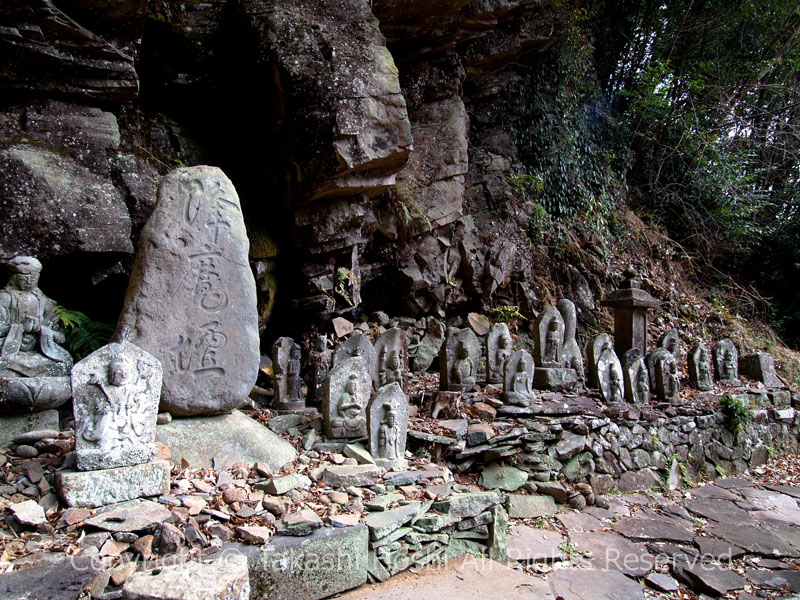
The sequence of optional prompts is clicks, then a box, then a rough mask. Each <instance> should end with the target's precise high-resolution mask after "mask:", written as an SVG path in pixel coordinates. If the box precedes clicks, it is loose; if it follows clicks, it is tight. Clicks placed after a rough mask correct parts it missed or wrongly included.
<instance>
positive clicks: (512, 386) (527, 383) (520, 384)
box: [503, 350, 534, 406]
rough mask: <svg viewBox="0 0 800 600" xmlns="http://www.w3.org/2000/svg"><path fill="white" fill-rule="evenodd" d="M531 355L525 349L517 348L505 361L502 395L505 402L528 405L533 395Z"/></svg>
mask: <svg viewBox="0 0 800 600" xmlns="http://www.w3.org/2000/svg"><path fill="white" fill-rule="evenodd" d="M533 377H534V364H533V357H532V356H531V355H530V354H529V353H528V352H527V351H526V350H517V351H516V352H514V354H512V355H511V357H510V358H509V359H508V361H506V368H505V376H504V381H503V395H504V397H505V399H506V402H509V403H511V404H516V405H518V406H529V405H530V404H531V403H532V402H533V399H534V396H533Z"/></svg>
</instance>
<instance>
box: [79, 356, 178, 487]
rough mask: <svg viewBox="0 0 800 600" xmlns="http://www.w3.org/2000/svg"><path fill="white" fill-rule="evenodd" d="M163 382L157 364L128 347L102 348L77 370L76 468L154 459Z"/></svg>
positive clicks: (110, 465)
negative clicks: (159, 401)
mask: <svg viewBox="0 0 800 600" xmlns="http://www.w3.org/2000/svg"><path fill="white" fill-rule="evenodd" d="M161 377H162V370H161V364H160V363H159V362H158V360H157V359H156V358H155V357H154V356H153V355H152V354H150V353H149V352H145V351H144V350H142V349H141V348H139V347H137V346H134V345H133V344H130V343H128V342H122V343H121V344H116V343H113V344H108V345H106V346H103V347H102V348H100V349H98V350H96V351H95V352H93V353H92V354H90V355H89V356H87V357H86V358H84V359H83V360H81V361H80V362H79V363H77V364H76V365H75V367H74V368H73V369H72V395H73V412H74V414H75V454H76V456H77V465H78V469H80V470H81V471H89V470H96V469H111V468H115V467H125V466H130V465H137V464H141V463H146V462H148V461H150V460H152V459H153V457H154V456H155V455H156V446H155V436H156V418H157V416H158V400H159V396H160V392H161Z"/></svg>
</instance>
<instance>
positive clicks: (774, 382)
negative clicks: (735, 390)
mask: <svg viewBox="0 0 800 600" xmlns="http://www.w3.org/2000/svg"><path fill="white" fill-rule="evenodd" d="M739 372H740V373H742V374H744V375H747V376H748V377H751V378H753V379H755V380H756V381H760V382H762V383H763V384H764V385H766V386H767V387H769V388H782V387H786V385H785V384H784V383H783V382H782V381H781V380H780V379H779V378H778V374H777V373H775V361H774V360H773V359H772V355H771V354H769V353H768V352H756V353H754V354H747V355H745V356H741V357H739Z"/></svg>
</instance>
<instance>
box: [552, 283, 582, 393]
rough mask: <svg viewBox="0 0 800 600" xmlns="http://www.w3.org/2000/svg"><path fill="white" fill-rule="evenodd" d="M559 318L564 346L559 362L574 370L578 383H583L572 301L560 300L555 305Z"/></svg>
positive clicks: (575, 314)
mask: <svg viewBox="0 0 800 600" xmlns="http://www.w3.org/2000/svg"><path fill="white" fill-rule="evenodd" d="M556 308H557V309H558V312H560V313H561V318H562V319H563V320H564V345H563V347H562V350H561V360H562V362H563V363H564V367H566V368H567V369H574V370H575V373H577V375H578V381H580V382H581V383H583V381H584V379H585V375H584V370H583V355H582V354H581V348H580V346H578V340H577V339H576V335H577V330H578V317H577V313H576V311H575V304H574V303H573V302H572V300H568V299H566V298H562V299H561V300H559V301H558V304H556Z"/></svg>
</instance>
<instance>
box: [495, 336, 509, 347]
mask: <svg viewBox="0 0 800 600" xmlns="http://www.w3.org/2000/svg"><path fill="white" fill-rule="evenodd" d="M497 345H498V346H500V348H508V347H509V346H510V345H511V338H509V337H508V336H506V335H501V336H500V339H499V340H498V341H497Z"/></svg>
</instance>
